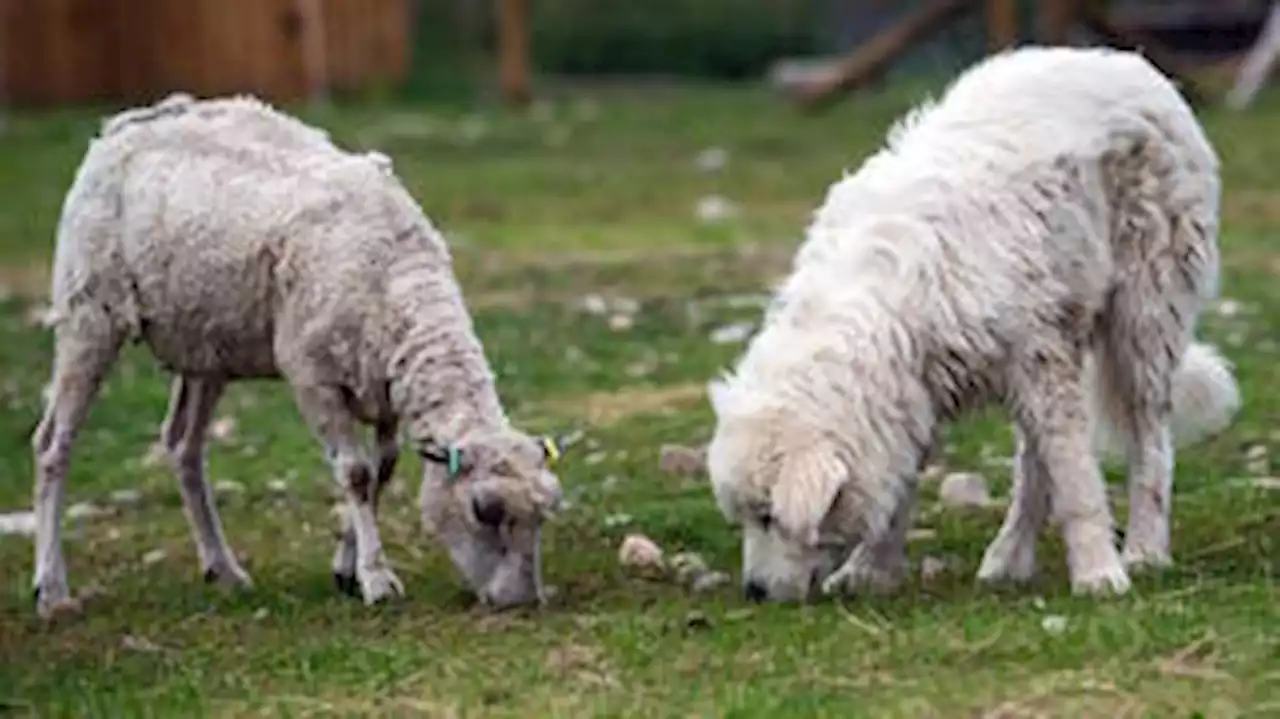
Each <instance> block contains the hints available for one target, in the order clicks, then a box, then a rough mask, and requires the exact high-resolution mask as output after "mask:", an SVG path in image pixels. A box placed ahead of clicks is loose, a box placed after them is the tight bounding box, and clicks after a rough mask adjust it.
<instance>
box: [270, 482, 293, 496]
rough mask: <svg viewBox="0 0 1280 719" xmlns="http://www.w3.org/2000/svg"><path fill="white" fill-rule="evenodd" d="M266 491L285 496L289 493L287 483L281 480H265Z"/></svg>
mask: <svg viewBox="0 0 1280 719" xmlns="http://www.w3.org/2000/svg"><path fill="white" fill-rule="evenodd" d="M267 491H269V492H271V493H272V494H285V493H287V492H288V491H289V483H288V482H286V481H285V480H283V479H270V480H267Z"/></svg>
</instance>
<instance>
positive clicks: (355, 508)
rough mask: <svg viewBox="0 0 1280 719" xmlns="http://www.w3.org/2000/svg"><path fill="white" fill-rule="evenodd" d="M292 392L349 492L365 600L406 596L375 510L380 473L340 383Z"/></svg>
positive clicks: (301, 387)
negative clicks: (386, 552) (366, 449)
mask: <svg viewBox="0 0 1280 719" xmlns="http://www.w3.org/2000/svg"><path fill="white" fill-rule="evenodd" d="M294 393H295V395H296V398H297V402H298V408H299V410H300V411H301V412H302V416H303V417H304V418H305V419H306V421H307V424H308V425H310V426H311V429H312V431H313V432H315V433H316V435H317V436H318V437H319V438H320V441H321V442H322V443H324V447H325V455H326V457H328V459H329V462H330V464H331V465H332V466H333V471H334V479H335V480H336V481H337V482H338V484H339V486H341V487H342V489H343V492H344V493H345V494H346V497H347V506H346V513H347V521H348V522H350V526H351V531H352V533H353V534H354V535H355V543H356V562H355V564H356V567H355V577H356V582H358V583H359V585H360V594H361V595H362V596H363V597H364V601H365V604H375V603H377V602H381V601H383V600H385V599H389V598H391V597H394V596H400V595H403V594H404V585H403V584H402V583H401V582H400V579H399V577H397V576H396V575H395V572H393V571H391V567H390V566H388V565H387V560H386V556H385V555H384V554H383V551H382V538H381V537H380V536H379V534H378V521H377V517H376V516H375V513H374V499H375V497H376V495H377V494H378V487H377V485H378V476H377V473H376V472H375V471H374V468H373V467H371V466H370V462H369V461H368V458H367V457H366V453H365V452H364V449H363V448H362V447H361V444H360V436H359V433H358V432H357V425H356V418H355V416H354V415H352V413H351V411H350V410H349V409H348V407H347V403H346V401H345V399H344V397H343V396H342V393H341V392H340V391H339V390H338V388H336V387H332V386H326V385H319V384H312V383H307V384H302V383H295V384H294Z"/></svg>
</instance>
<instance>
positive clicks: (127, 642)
mask: <svg viewBox="0 0 1280 719" xmlns="http://www.w3.org/2000/svg"><path fill="white" fill-rule="evenodd" d="M120 646H121V647H123V648H125V649H127V650H129V651H131V652H146V653H152V652H158V651H160V646H159V645H158V644H156V643H155V642H153V641H151V640H150V639H147V638H146V637H135V636H134V635H132V634H126V635H124V637H123V638H122V639H121V640H120Z"/></svg>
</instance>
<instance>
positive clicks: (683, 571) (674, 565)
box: [668, 552, 707, 584]
mask: <svg viewBox="0 0 1280 719" xmlns="http://www.w3.org/2000/svg"><path fill="white" fill-rule="evenodd" d="M668 565H669V566H670V567H671V569H672V571H674V572H675V575H676V581H678V582H680V583H681V584H687V583H690V582H692V581H694V580H696V579H697V578H698V577H700V576H702V575H703V574H706V573H707V562H706V560H704V559H703V558H702V556H701V555H700V554H698V553H697V552H680V553H679V554H675V555H672V557H671V561H670V562H668Z"/></svg>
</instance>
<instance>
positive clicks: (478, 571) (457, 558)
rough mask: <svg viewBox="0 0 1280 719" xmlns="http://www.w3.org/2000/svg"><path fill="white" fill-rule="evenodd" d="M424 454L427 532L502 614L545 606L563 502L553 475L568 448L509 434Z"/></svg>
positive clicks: (431, 447)
mask: <svg viewBox="0 0 1280 719" xmlns="http://www.w3.org/2000/svg"><path fill="white" fill-rule="evenodd" d="M419 451H420V453H421V455H422V458H423V477H422V489H421V493H420V495H419V502H420V505H421V510H422V523H423V526H424V527H425V528H426V529H427V531H428V532H430V533H432V534H434V535H435V536H436V537H437V538H438V539H440V541H441V542H443V543H444V545H445V547H446V548H447V549H448V551H449V557H450V558H451V559H452V560H453V563H454V566H456V567H457V568H458V571H460V572H461V573H462V576H463V578H464V579H465V581H466V583H467V585H468V586H469V587H470V588H471V590H472V591H474V592H475V593H476V595H477V596H478V597H479V598H480V601H482V602H484V603H485V604H487V605H489V606H491V607H494V608H504V607H511V606H515V605H520V604H530V603H534V602H539V603H540V602H542V601H544V599H545V597H544V592H543V586H542V562H541V526H542V520H543V519H544V518H545V517H546V516H548V515H549V514H551V513H553V512H554V511H555V510H556V509H557V508H558V507H559V505H560V501H561V497H562V493H561V489H560V480H559V479H558V478H557V477H556V475H555V474H554V473H552V471H551V469H550V466H551V465H552V464H553V463H554V462H555V461H556V460H557V459H558V458H559V456H560V453H561V451H562V447H561V445H560V443H559V442H557V441H556V440H554V439H551V438H546V437H537V438H535V437H531V436H529V435H527V434H524V433H522V432H519V431H516V430H514V429H509V428H505V429H501V430H495V431H492V432H485V433H476V434H473V435H470V436H468V437H466V438H464V439H462V440H460V441H458V442H457V443H455V444H437V443H435V442H427V443H425V444H424V445H423V446H422V447H421V448H420V450H419Z"/></svg>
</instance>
